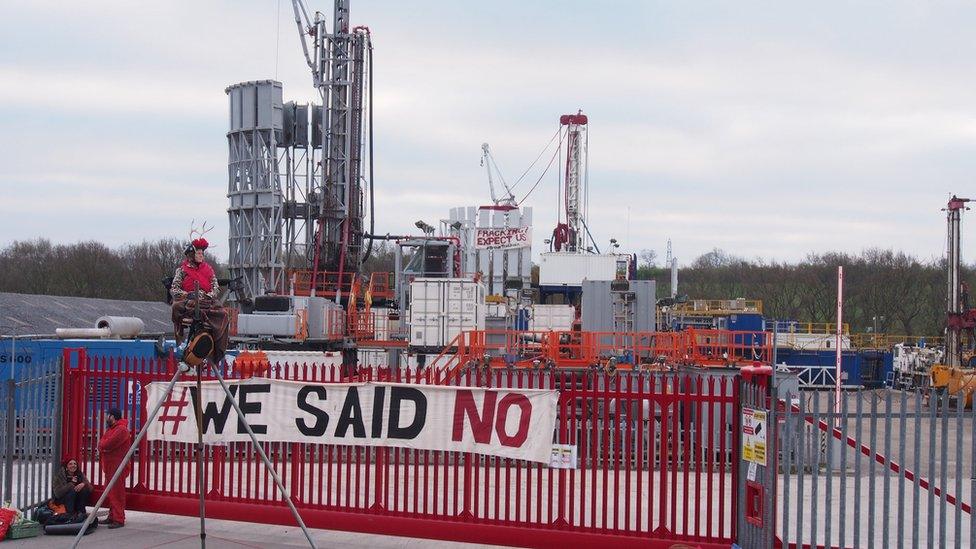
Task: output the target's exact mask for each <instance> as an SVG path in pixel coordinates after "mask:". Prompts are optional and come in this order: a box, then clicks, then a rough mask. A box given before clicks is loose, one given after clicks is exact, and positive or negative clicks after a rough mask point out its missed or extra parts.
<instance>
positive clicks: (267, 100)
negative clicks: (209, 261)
mask: <svg viewBox="0 0 976 549" xmlns="http://www.w3.org/2000/svg"><path fill="white" fill-rule="evenodd" d="M349 4H350V0H335V5H334V11H333V14H332V17H331V19H330V20H329V21H327V18H326V16H324V15H323V14H322V13H320V12H315V13H314V14H312V15H311V16H310V14H309V11H308V10H307V8H306V5H305V2H304V1H303V0H293V1H292V8H293V11H294V15H295V24H296V26H297V28H298V32H299V37H300V42H301V46H302V51H303V53H304V57H305V61H306V63H307V64H308V66H309V68H310V69H311V75H312V84H313V85H314V87H315V88H316V90H317V91H318V92H319V95H320V98H321V103H320V104H310V105H303V104H297V103H295V102H288V103H284V102H283V99H282V87H281V83H280V82H276V81H272V80H262V81H254V82H245V83H241V84H237V85H234V86H231V87H229V88H227V93H228V96H229V97H230V104H231V131H230V132H229V133H228V140H229V144H230V156H229V166H230V190H229V193H228V197H229V198H230V199H231V208H230V209H229V210H228V211H229V214H230V220H231V227H230V228H231V231H230V245H231V246H230V247H231V253H230V260H229V264H230V269H231V272H232V273H233V274H234V275H235V276H238V275H239V276H242V279H243V280H244V284H245V286H247V288H248V289H249V290H250V292H251V294H252V295H254V296H255V297H254V300H253V307H251V308H250V310H244V309H243V308H242V310H241V311H240V314H239V315H237V317H236V318H237V330H236V331H237V334H236V336H235V341H237V342H239V343H242V344H244V345H247V346H256V347H260V348H264V349H286V350H292V349H308V350H322V349H329V350H331V349H340V350H342V351H349V352H350V353H352V355H350V356H353V357H354V353H353V351H354V350H355V349H354V347H355V345H354V342H353V341H352V340H351V338H349V337H348V332H349V330H351V329H352V328H350V326H355V324H354V323H355V321H356V320H357V319H358V317H356V316H355V315H354V313H355V312H356V310H357V307H358V306H359V301H362V302H363V305H364V306H365V307H366V308H369V306H370V305H371V303H372V302H373V299H374V298H377V297H380V296H379V295H378V294H379V293H380V292H379V291H374V287H373V283H372V279H371V280H370V282H369V284H368V285H367V284H366V283H365V281H364V280H363V279H362V275H361V269H362V265H363V263H364V262H365V261H366V260H367V259H368V257H369V255H370V251H371V249H372V243H373V237H372V236H371V235H370V233H372V232H373V222H374V220H375V215H373V199H372V197H373V192H372V191H373V184H372V132H371V120H372V93H371V89H372V44H371V40H370V32H369V29H368V28H367V27H351V26H350V23H349ZM366 159H368V160H369V162H368V164H367V163H366V162H365V160H366ZM364 164H366V165H367V166H368V169H366V170H364ZM367 197H368V200H367ZM367 214H369V216H368V227H367V222H366V220H367ZM364 289H365V291H363V290H364ZM384 291H385V293H387V294H389V293H390V292H389V291H388V288H387V289H385V290H384ZM387 298H388V296H387ZM343 306H344V307H345V308H344V309H343ZM347 316H348V317H349V318H348V319H346V318H345V317H347ZM347 358H348V357H345V358H344V360H347Z"/></svg>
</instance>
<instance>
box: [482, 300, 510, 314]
mask: <svg viewBox="0 0 976 549" xmlns="http://www.w3.org/2000/svg"><path fill="white" fill-rule="evenodd" d="M507 316H508V304H507V303H488V304H486V305H485V317H486V318H505V317H507Z"/></svg>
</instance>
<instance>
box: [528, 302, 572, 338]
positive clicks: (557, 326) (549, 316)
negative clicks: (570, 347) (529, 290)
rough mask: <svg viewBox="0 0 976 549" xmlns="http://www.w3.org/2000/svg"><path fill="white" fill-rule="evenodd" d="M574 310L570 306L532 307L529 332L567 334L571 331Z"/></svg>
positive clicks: (537, 305)
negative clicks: (550, 331)
mask: <svg viewBox="0 0 976 549" xmlns="http://www.w3.org/2000/svg"><path fill="white" fill-rule="evenodd" d="M575 320H576V308H575V307H573V306H572V305H539V304H536V305H533V306H532V314H531V316H530V317H529V330H532V331H547V330H552V331H554V332H568V331H570V330H572V329H573V321H575Z"/></svg>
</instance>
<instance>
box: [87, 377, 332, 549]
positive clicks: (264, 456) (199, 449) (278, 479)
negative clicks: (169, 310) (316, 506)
mask: <svg viewBox="0 0 976 549" xmlns="http://www.w3.org/2000/svg"><path fill="white" fill-rule="evenodd" d="M203 364H208V365H209V366H210V371H211V372H212V373H213V375H214V377H216V378H217V381H219V382H220V387H221V388H222V389H223V390H224V394H225V395H226V396H227V398H228V399H229V401H230V403H231V405H232V406H233V407H234V410H235V411H236V412H237V417H238V418H240V421H241V423H242V424H243V425H244V428H245V430H246V431H247V435H248V436H249V437H251V442H252V443H253V444H254V448H255V449H256V450H257V452H258V455H259V456H260V457H261V461H263V462H264V466H265V468H267V470H268V472H269V473H270V474H271V477H272V478H273V479H274V483H275V486H277V487H278V490H279V491H280V492H281V495H282V496H283V497H284V498H285V502H287V503H288V508H289V509H291V512H292V515H293V516H294V517H295V521H296V522H297V523H298V526H299V527H301V529H302V532H303V533H304V534H305V539H307V540H308V545H309V547H311V548H312V549H316V545H315V541H313V540H312V536H311V533H310V532H309V531H308V527H306V526H305V522H304V521H303V520H302V517H301V515H300V514H299V513H298V509H297V508H296V507H295V504H294V502H292V500H291V494H290V493H289V492H288V490H287V489H286V488H285V485H284V483H283V482H282V481H281V477H280V476H278V472H277V471H275V468H274V466H273V465H272V464H271V461H270V460H269V459H268V456H267V454H265V453H264V448H262V447H261V444H260V443H259V442H258V439H257V437H256V436H255V435H254V431H253V430H252V429H251V425H250V424H249V423H248V422H247V420H246V419H245V418H244V413H243V412H242V411H241V408H240V406H239V405H238V403H237V399H236V398H234V394H233V393H231V392H230V388H229V387H228V385H227V382H226V381H225V380H224V378H223V376H222V375H221V374H220V369H219V368H218V367H217V365H216V364H213V363H211V362H210V360H209V359H208V360H206V361H205V362H204V363H203ZM203 364H200V366H203ZM189 370H190V368H189V365H187V364H186V363H185V362H180V363H179V367H178V368H177V370H176V373H175V374H173V378H172V379H171V380H170V381H169V384H168V385H167V387H166V392H165V394H164V395H163V398H160V399H159V400H158V401H157V402H156V405H155V406H153V409H152V411H151V412H150V413H149V417H148V419H147V420H146V423H144V424H143V425H142V428H141V429H139V434H138V435H136V438H135V439H134V440H133V441H132V445H131V446H129V451H128V452H126V454H125V458H124V459H123V460H122V463H121V465H119V467H118V469H116V471H115V474H114V475H112V478H111V480H109V481H108V484H107V485H106V486H105V489H104V490H103V491H102V495H101V497H99V498H98V502H97V503H95V508H94V510H92V512H91V513H89V514H88V517H87V518H86V519H85V522H84V524H82V526H81V529H80V530H79V531H78V534H77V535H76V536H75V539H74V542H73V543H72V545H71V547H72V548H75V547H78V543H80V542H81V539H82V537H84V535H85V531H86V530H87V529H88V527H89V526H90V525H91V522H92V521H93V520H95V511H97V510H98V509H99V508H100V507H101V506H102V504H103V503H105V499H106V498H107V497H108V493H109V491H111V489H112V487H113V486H114V485H115V483H116V482H118V481H119V479H120V478H121V477H122V473H123V471H125V468H126V467H127V466H128V464H129V462H130V461H131V460H132V456H133V455H134V454H135V453H136V448H138V447H139V443H140V442H141V441H142V439H143V438H145V436H146V433H147V432H148V431H149V426H150V425H152V423H153V421H155V420H156V416H157V415H158V414H159V409H160V408H161V407H162V405H163V402H164V401H165V400H166V399H168V398H169V396H170V394H171V393H172V392H173V387H175V386H176V381H177V380H178V379H179V378H180V376H181V375H183V374H185V373H188V372H189ZM196 370H197V371H196V377H197V388H198V389H197V397H196V398H197V401H196V403H195V404H196V408H197V435H198V438H197V441H198V442H197V467H198V471H197V490H198V491H199V492H200V547H201V549H204V548H205V547H206V509H205V507H204V486H203V430H202V429H203V423H202V421H201V420H200V414H201V405H200V401H199V398H200V395H201V391H200V390H199V388H200V384H201V370H202V368H200V367H198V368H197V369H196Z"/></svg>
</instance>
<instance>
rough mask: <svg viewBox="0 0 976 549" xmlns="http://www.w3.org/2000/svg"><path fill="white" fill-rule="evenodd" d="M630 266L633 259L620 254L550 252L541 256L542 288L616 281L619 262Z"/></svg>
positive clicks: (540, 281)
mask: <svg viewBox="0 0 976 549" xmlns="http://www.w3.org/2000/svg"><path fill="white" fill-rule="evenodd" d="M618 260H619V261H626V262H627V265H628V266H629V265H630V261H631V257H630V256H629V255H620V254H577V253H571V252H550V253H544V254H541V255H540V256H539V285H540V286H582V285H583V281H584V280H614V279H615V278H617V261H618Z"/></svg>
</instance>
